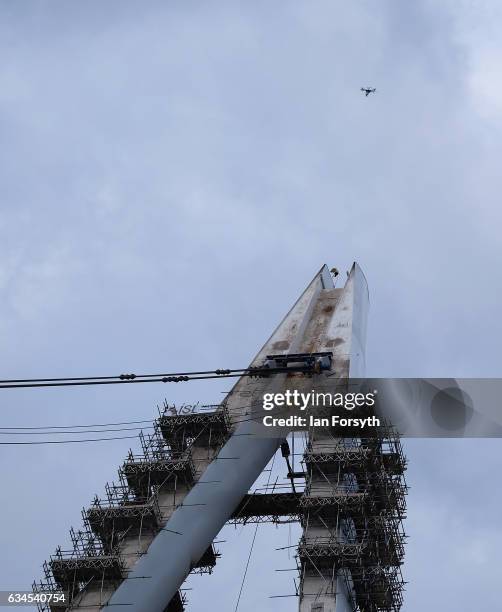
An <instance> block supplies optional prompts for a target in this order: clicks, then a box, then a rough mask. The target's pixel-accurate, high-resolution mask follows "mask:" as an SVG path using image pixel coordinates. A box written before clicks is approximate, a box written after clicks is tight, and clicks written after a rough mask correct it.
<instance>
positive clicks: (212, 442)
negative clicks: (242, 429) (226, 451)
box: [156, 407, 231, 451]
mask: <svg viewBox="0 0 502 612" xmlns="http://www.w3.org/2000/svg"><path fill="white" fill-rule="evenodd" d="M156 425H157V427H158V428H159V430H160V432H161V434H162V437H163V438H164V440H165V442H166V444H168V445H169V446H170V447H171V448H172V449H173V450H176V451H182V450H185V449H186V448H188V447H189V446H190V445H191V444H193V443H194V442H195V441H197V443H198V444H199V445H202V444H203V445H206V446H210V447H214V446H219V445H220V444H221V443H222V442H223V441H225V440H226V438H227V437H228V435H229V433H230V427H231V424H230V418H229V416H228V411H227V410H226V408H223V407H220V408H219V409H218V410H213V411H211V412H199V413H191V414H168V413H167V412H164V414H162V415H161V416H160V417H159V418H158V419H157V421H156Z"/></svg>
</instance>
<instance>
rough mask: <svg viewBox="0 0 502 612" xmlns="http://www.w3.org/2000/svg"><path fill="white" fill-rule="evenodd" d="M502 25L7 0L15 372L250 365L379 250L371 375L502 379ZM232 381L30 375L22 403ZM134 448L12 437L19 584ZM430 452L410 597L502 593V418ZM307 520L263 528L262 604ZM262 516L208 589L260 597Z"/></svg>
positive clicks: (2, 258)
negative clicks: (293, 315) (484, 434)
mask: <svg viewBox="0 0 502 612" xmlns="http://www.w3.org/2000/svg"><path fill="white" fill-rule="evenodd" d="M501 25H502V6H500V3H499V2H497V1H496V0H478V1H474V0H472V1H468V0H443V2H441V3H438V2H433V1H432V0H430V1H428V0H414V2H402V1H400V0H392V1H391V0H379V1H378V2H376V1H375V0H357V1H354V2H342V1H341V0H334V1H333V0H331V1H327V0H318V1H316V2H307V1H306V0H297V1H295V2H286V1H283V0H278V1H276V2H273V3H270V2H265V1H261V0H256V1H255V2H247V3H244V2H226V1H223V0H221V1H220V0H217V1H216V2H211V3H206V2H200V1H195V0H194V1H193V2H181V1H174V0H172V1H170V2H156V1H153V0H152V1H150V2H144V3H138V2H128V1H121V2H118V1H113V0H110V1H109V2H107V3H102V2H98V1H95V0H91V1H88V2H64V1H62V0H59V1H58V0H53V1H48V0H37V1H35V0H26V1H25V2H22V3H19V2H10V1H9V0H0V144H1V146H0V291H1V300H0V309H1V312H0V340H1V346H2V351H1V353H0V360H1V363H0V365H1V373H2V376H1V377H2V378H19V377H30V376H37V377H41V376H67V375H77V376H78V375H99V374H115V373H120V372H127V371H133V372H154V371H172V370H179V369H193V368H202V369H204V368H214V367H237V366H242V365H246V364H247V363H248V361H249V359H250V358H251V357H252V355H253V354H254V353H255V352H256V349H257V348H258V346H259V345H260V344H261V343H262V341H263V340H264V339H266V337H268V335H269V333H270V331H271V330H272V329H273V327H274V326H275V325H276V323H277V322H278V320H279V319H280V318H281V317H282V315H283V314H284V312H285V311H286V310H287V309H288V308H289V306H290V305H291V303H292V302H293V301H294V300H295V299H296V297H297V295H298V294H299V293H300V291H301V290H302V289H303V288H304V286H305V285H306V283H307V282H308V281H309V280H310V278H311V277H312V276H313V274H314V273H315V272H316V271H317V270H318V269H319V267H320V265H321V264H323V263H328V264H329V265H330V266H332V265H335V266H337V267H338V268H340V269H341V270H342V271H345V270H346V269H348V267H349V266H350V264H351V262H352V261H353V260H357V261H358V262H359V263H360V265H361V266H362V268H363V270H364V271H365V274H366V276H367V278H368V283H369V286H370V296H371V313H370V320H369V335H368V353H367V354H368V374H369V375H372V376H456V377H468V376H499V375H500V367H499V360H498V359H497V357H498V354H499V346H500V344H501V340H502V322H501V318H500V307H499V296H500V294H501V293H500V292H501V290H502V275H501V274H500V267H501V264H502V250H501V248H500V243H501V240H500V232H501V229H500V227H501V224H502V223H501V222H502V213H501V208H500V194H501V192H502V173H500V159H501V157H502V140H501V134H502V81H501V77H500V65H501V62H502V45H501V43H500V35H499V34H500V28H501ZM366 85H369V86H374V87H376V88H377V93H376V94H375V95H374V96H370V97H369V98H365V97H364V96H362V94H361V92H360V91H359V88H360V87H361V86H366ZM342 274H343V275H344V273H343V272H342ZM144 387H148V388H144ZM226 388H227V387H226V386H224V385H221V384H220V385H214V384H213V385H209V384H203V383H193V384H191V385H190V386H186V387H183V388H182V389H180V388H178V386H176V388H169V389H166V388H165V387H156V386H154V385H151V386H150V385H132V386H131V387H129V386H127V388H125V389H123V388H120V389H117V388H113V389H102V388H82V389H71V388H70V389H60V390H45V389H42V390H30V391H12V390H8V391H4V392H3V393H2V394H1V397H0V402H1V403H0V405H1V411H2V412H1V422H0V426H1V427H9V426H10V427H14V426H15V427H22V426H36V425H41V426H44V425H73V424H88V423H105V422H116V421H125V420H139V419H148V418H150V417H152V416H153V415H154V413H155V411H156V405H157V404H159V403H161V402H162V400H163V399H164V397H167V399H168V400H170V401H180V400H182V399H183V400H185V401H197V400H201V401H205V402H213V401H218V400H219V398H221V392H222V391H225V389H226ZM133 433H134V432H133ZM1 437H2V439H5V440H9V441H12V439H13V437H12V436H10V437H8V436H5V435H2V436H1ZM18 438H19V437H18ZM21 439H23V440H25V439H27V438H21ZM131 444H132V445H133V446H134V445H135V444H136V442H135V441H134V440H119V441H114V442H109V443H106V444H104V443H95V444H67V445H55V446H50V445H49V446H1V447H0V458H1V464H2V474H1V476H0V478H1V488H2V492H3V495H2V505H1V509H0V520H1V524H0V546H1V548H2V550H3V551H4V554H3V555H2V560H1V561H0V576H1V584H0V588H1V589H13V588H29V585H30V584H31V581H32V579H33V578H38V577H39V576H40V575H41V563H42V561H43V560H44V559H45V558H47V557H48V555H49V554H50V553H51V552H52V551H53V550H54V548H55V546H56V545H57V544H59V543H62V544H64V543H67V542H68V529H69V527H70V526H71V525H75V526H78V525H79V521H80V510H81V508H82V507H83V506H84V505H86V504H88V502H89V501H90V500H91V498H92V497H93V495H94V493H95V492H98V493H99V492H102V491H103V486H104V483H105V481H106V480H112V479H113V478H114V477H115V472H116V468H117V467H118V465H119V464H120V463H121V461H122V458H123V457H124V455H125V453H126V451H127V449H128V448H129V446H130V445H131ZM406 450H407V454H408V456H409V458H410V468H409V473H408V481H409V484H410V485H411V487H412V489H411V492H410V496H409V519H408V521H407V531H408V533H409V535H410V539H409V544H408V547H407V561H406V564H405V566H404V572H405V576H406V579H407V580H408V581H409V584H408V589H407V595H406V602H405V606H404V610H405V612H419V611H422V610H424V609H427V610H442V611H444V612H450V611H451V612H453V611H455V612H456V611H457V610H466V609H475V608H476V609H496V607H497V606H498V601H499V598H498V596H497V600H496V591H497V589H498V582H497V580H498V574H499V571H498V568H499V567H500V563H501V560H502V559H501V553H500V551H501V550H502V537H501V534H500V528H499V520H498V519H499V508H500V503H501V501H502V499H501V495H500V490H499V489H500V487H499V486H498V484H497V483H498V481H499V479H500V470H501V468H502V458H501V457H502V453H501V450H502V449H501V446H500V443H499V441H498V440H495V441H475V442H474V441H458V440H457V441H449V442H448V443H445V442H438V441H436V442H434V443H432V442H431V441H426V440H421V441H417V440H415V441H413V442H408V443H407V444H406ZM295 533H296V532H294V530H293V531H292V534H291V535H290V533H289V530H288V528H287V527H286V528H284V529H282V530H276V529H274V528H270V529H267V528H263V529H262V530H259V531H258V536H257V544H256V549H255V552H254V555H253V557H252V562H251V566H250V570H249V575H248V579H247V582H246V586H245V589H244V594H243V598H242V600H241V603H240V606H239V610H240V612H249V611H251V610H256V609H261V610H280V611H281V612H282V611H284V612H285V611H286V610H294V609H295V606H296V600H295V599H294V598H284V599H269V596H270V595H276V594H288V593H292V592H293V587H292V581H291V578H292V576H291V573H288V572H275V573H274V572H273V569H274V568H287V567H292V565H291V564H292V563H293V559H288V556H287V554H286V553H284V552H283V553H281V552H279V551H276V550H275V548H278V547H280V546H286V545H287V544H288V541H290V538H293V540H294V536H295ZM252 535H253V528H248V529H246V530H244V531H242V532H241V531H240V530H237V531H235V530H229V529H226V530H224V536H222V539H226V540H227V542H225V543H223V544H222V545H221V546H220V550H221V552H222V553H223V557H222V559H221V560H220V563H219V567H218V568H217V570H216V572H215V574H214V575H213V576H211V577H210V578H205V577H204V578H199V577H197V578H194V579H191V580H190V584H189V586H190V587H193V589H194V590H193V591H190V592H189V597H190V609H191V610H193V611H194V612H202V610H207V601H208V598H211V597H212V598H214V601H216V599H217V598H218V601H219V608H220V609H221V610H225V611H226V610H229V611H232V610H234V608H235V602H236V598H237V593H238V590H239V585H240V580H241V576H242V572H243V569H244V566H245V563H246V558H247V554H248V550H249V544H250V541H251V538H252ZM269 570H270V571H269ZM480 600H481V603H479V602H480ZM496 601H497V604H496V603H495V602H496Z"/></svg>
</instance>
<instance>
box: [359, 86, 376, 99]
mask: <svg viewBox="0 0 502 612" xmlns="http://www.w3.org/2000/svg"><path fill="white" fill-rule="evenodd" d="M361 91H364V93H365V95H366V97H368V96H369V95H370V94H371V93H375V92H376V89H375V88H374V87H373V88H371V87H361Z"/></svg>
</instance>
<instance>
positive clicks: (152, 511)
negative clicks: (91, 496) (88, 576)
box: [83, 495, 162, 550]
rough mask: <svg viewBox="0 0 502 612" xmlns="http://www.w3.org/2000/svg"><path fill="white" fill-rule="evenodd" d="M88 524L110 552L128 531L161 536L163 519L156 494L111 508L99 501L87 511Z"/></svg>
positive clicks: (85, 517)
mask: <svg viewBox="0 0 502 612" xmlns="http://www.w3.org/2000/svg"><path fill="white" fill-rule="evenodd" d="M83 515H84V522H85V523H87V524H88V525H89V527H90V529H91V530H92V531H93V533H94V534H95V535H96V536H98V537H99V538H100V540H101V541H102V543H103V545H104V547H105V549H106V550H110V549H112V548H113V547H114V546H115V545H116V544H117V541H118V539H119V537H120V534H122V533H124V532H129V533H131V532H132V533H137V532H150V533H157V531H158V530H159V529H160V527H161V522H162V516H161V512H160V508H159V504H158V500H157V496H156V495H152V496H150V497H149V498H145V499H144V500H141V499H139V500H135V501H129V502H127V503H123V504H121V505H110V504H109V503H106V502H105V503H104V502H102V501H101V500H98V499H96V500H95V501H94V503H93V505H92V506H91V507H90V508H88V509H87V510H84V512H83Z"/></svg>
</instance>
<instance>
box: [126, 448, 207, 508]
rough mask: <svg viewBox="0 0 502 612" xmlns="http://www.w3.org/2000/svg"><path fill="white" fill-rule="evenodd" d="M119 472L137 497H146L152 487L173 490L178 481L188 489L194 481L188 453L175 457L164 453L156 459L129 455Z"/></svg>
mask: <svg viewBox="0 0 502 612" xmlns="http://www.w3.org/2000/svg"><path fill="white" fill-rule="evenodd" d="M120 472H121V474H122V475H123V477H124V478H125V480H126V481H127V484H128V485H129V487H130V488H131V490H132V491H133V492H134V494H135V495H137V496H138V497H148V496H149V494H150V492H151V490H152V487H154V486H158V487H162V488H164V489H173V490H174V489H175V488H176V486H178V484H179V482H180V481H181V482H182V483H183V484H185V485H186V486H188V487H191V486H192V485H193V483H194V481H195V466H194V463H193V460H192V457H191V455H190V454H189V453H188V452H185V453H183V454H182V455H180V456H177V457H176V456H169V455H167V453H164V454H163V456H160V457H159V456H158V457H157V458H148V457H146V456H145V455H133V454H132V453H129V456H128V458H127V460H126V461H125V462H124V463H123V465H122V467H121V469H120Z"/></svg>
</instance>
